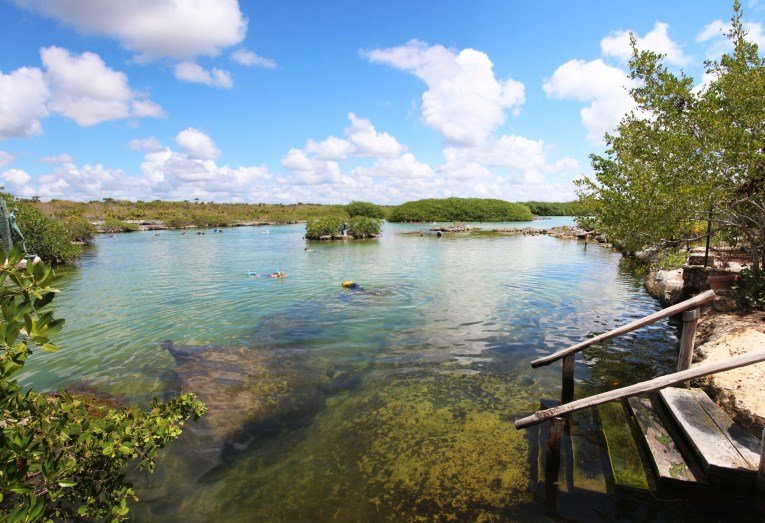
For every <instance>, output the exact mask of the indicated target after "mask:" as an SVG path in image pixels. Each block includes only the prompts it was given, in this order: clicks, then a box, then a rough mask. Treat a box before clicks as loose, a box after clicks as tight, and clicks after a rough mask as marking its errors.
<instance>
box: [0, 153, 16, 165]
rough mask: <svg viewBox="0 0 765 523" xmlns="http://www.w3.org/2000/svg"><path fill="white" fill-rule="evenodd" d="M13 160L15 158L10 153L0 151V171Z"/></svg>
mask: <svg viewBox="0 0 765 523" xmlns="http://www.w3.org/2000/svg"><path fill="white" fill-rule="evenodd" d="M14 160H16V157H15V156H13V155H12V154H11V153H7V152H5V151H0V169H2V168H3V167H5V166H6V165H10V164H12V163H13V162H14Z"/></svg>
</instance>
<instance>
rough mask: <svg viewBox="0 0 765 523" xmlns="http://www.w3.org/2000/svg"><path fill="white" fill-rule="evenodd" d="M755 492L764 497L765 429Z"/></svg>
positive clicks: (764, 430)
mask: <svg viewBox="0 0 765 523" xmlns="http://www.w3.org/2000/svg"><path fill="white" fill-rule="evenodd" d="M757 491H758V492H759V493H760V494H764V495H765V429H762V442H761V443H760V468H759V470H758V471H757Z"/></svg>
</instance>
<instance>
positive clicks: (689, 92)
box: [579, 0, 765, 271]
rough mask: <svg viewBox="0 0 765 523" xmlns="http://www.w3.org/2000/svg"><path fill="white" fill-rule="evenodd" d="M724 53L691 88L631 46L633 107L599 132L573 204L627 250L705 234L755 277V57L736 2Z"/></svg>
mask: <svg viewBox="0 0 765 523" xmlns="http://www.w3.org/2000/svg"><path fill="white" fill-rule="evenodd" d="M733 11H734V13H733V17H732V19H731V25H730V29H729V31H728V33H727V36H728V39H729V42H730V44H731V48H732V49H731V50H730V51H729V52H727V53H725V54H723V55H722V56H721V57H720V58H719V59H718V60H710V61H708V62H706V64H705V75H704V77H703V79H702V81H701V83H699V84H695V83H694V80H693V79H692V78H691V77H688V76H686V75H685V74H684V73H683V72H680V73H675V72H673V71H672V70H670V69H669V68H668V67H667V66H666V65H665V64H664V61H663V56H662V55H659V54H657V53H653V52H650V51H641V50H638V49H637V48H636V45H635V40H634V38H633V39H632V46H633V56H632V59H631V60H630V63H629V66H630V76H631V78H632V79H633V80H636V81H637V86H636V87H634V88H633V89H632V90H631V91H630V94H631V96H632V98H633V100H634V101H635V105H636V107H635V109H634V110H633V111H631V112H630V113H628V114H627V115H626V116H625V117H624V118H623V119H622V121H621V122H620V124H619V126H618V127H617V129H616V131H615V132H614V133H610V134H606V136H605V138H604V140H605V143H606V150H605V153H604V154H603V155H598V154H593V155H591V156H590V158H591V161H592V166H593V171H594V175H593V176H592V177H585V178H583V179H582V180H581V181H580V182H579V196H580V201H581V202H582V204H583V205H584V206H585V208H586V209H588V210H589V211H590V213H591V214H593V215H594V216H595V218H596V220H597V226H598V227H599V228H600V229H601V230H602V231H603V232H605V233H606V234H608V236H609V238H611V239H613V240H614V241H616V242H618V243H620V244H622V245H623V246H624V247H625V248H627V249H628V250H633V251H634V250H638V249H640V248H642V247H645V246H648V245H661V244H668V243H683V242H686V243H690V242H693V241H696V240H698V239H700V238H703V237H704V236H705V229H706V223H707V220H711V223H712V226H713V232H714V233H717V234H720V235H721V236H722V237H723V238H725V239H726V240H728V241H730V242H732V243H737V244H742V245H744V246H745V247H746V248H747V249H748V250H749V252H750V254H751V256H752V258H753V262H754V263H753V266H754V270H755V271H758V270H759V269H758V267H759V264H760V263H761V262H762V258H763V246H765V61H763V59H762V58H761V57H760V55H759V50H758V47H757V45H756V44H755V43H753V42H751V41H749V40H747V38H746V31H745V30H744V25H743V22H742V11H741V6H740V4H739V2H738V0H736V1H735V2H734V6H733Z"/></svg>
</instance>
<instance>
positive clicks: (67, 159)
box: [39, 153, 74, 163]
mask: <svg viewBox="0 0 765 523" xmlns="http://www.w3.org/2000/svg"><path fill="white" fill-rule="evenodd" d="M39 162H40V163H72V162H74V159H73V158H72V157H71V156H70V155H68V154H66V153H61V154H58V155H56V156H43V157H42V158H40V160H39Z"/></svg>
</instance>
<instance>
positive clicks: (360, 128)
mask: <svg viewBox="0 0 765 523" xmlns="http://www.w3.org/2000/svg"><path fill="white" fill-rule="evenodd" d="M348 118H349V119H350V120H351V125H350V126H348V127H346V128H345V136H346V137H347V138H348V141H349V142H350V143H351V144H352V145H353V152H354V154H356V155H357V156H370V157H378V156H379V157H385V158H393V157H396V156H400V155H401V153H402V151H403V150H404V146H403V145H401V144H400V143H398V141H397V140H396V139H395V138H394V137H393V136H391V135H390V134H388V133H386V132H378V131H377V130H376V129H375V128H374V126H373V125H372V122H370V121H369V120H366V119H364V118H359V117H357V116H356V115H355V114H353V113H349V114H348Z"/></svg>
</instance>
